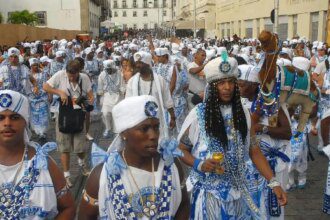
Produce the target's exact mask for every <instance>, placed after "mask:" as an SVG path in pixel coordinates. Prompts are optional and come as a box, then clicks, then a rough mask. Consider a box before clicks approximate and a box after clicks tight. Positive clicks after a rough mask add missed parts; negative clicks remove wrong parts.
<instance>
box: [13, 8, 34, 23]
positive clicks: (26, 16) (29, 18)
mask: <svg viewBox="0 0 330 220" xmlns="http://www.w3.org/2000/svg"><path fill="white" fill-rule="evenodd" d="M8 22H9V23H12V24H26V25H32V26H33V25H35V24H37V22H38V17H37V15H36V14H35V13H30V12H29V11H28V10H23V11H14V12H12V13H11V14H10V15H9V17H8Z"/></svg>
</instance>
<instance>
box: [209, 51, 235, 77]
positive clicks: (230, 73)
mask: <svg viewBox="0 0 330 220" xmlns="http://www.w3.org/2000/svg"><path fill="white" fill-rule="evenodd" d="M204 73H205V78H206V81H207V82H208V83H210V82H214V81H217V80H220V79H224V78H229V77H235V78H237V77H238V75H239V72H238V67H237V61H236V59H235V58H232V57H228V54H227V53H226V52H224V53H222V55H221V57H218V58H215V59H213V60H211V61H210V62H208V63H207V64H206V66H205V67H204Z"/></svg>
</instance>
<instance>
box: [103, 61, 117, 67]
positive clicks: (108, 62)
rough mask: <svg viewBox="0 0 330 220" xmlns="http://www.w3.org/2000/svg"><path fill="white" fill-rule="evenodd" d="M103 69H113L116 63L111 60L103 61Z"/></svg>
mask: <svg viewBox="0 0 330 220" xmlns="http://www.w3.org/2000/svg"><path fill="white" fill-rule="evenodd" d="M103 68H104V69H115V68H116V63H115V61H113V60H105V61H103Z"/></svg>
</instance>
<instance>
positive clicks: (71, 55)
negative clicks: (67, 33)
mask: <svg viewBox="0 0 330 220" xmlns="http://www.w3.org/2000/svg"><path fill="white" fill-rule="evenodd" d="M65 53H66V56H67V59H68V61H70V60H73V59H74V58H75V52H74V49H73V43H72V42H71V41H69V42H68V43H67V45H66V49H65Z"/></svg>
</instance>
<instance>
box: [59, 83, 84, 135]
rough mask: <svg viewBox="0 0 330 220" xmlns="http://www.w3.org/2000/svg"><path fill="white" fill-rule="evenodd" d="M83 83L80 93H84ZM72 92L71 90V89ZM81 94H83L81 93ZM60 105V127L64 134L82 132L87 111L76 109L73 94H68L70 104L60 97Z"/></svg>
mask: <svg viewBox="0 0 330 220" xmlns="http://www.w3.org/2000/svg"><path fill="white" fill-rule="evenodd" d="M81 84H82V83H81V82H80V84H79V86H80V93H82V85H81ZM69 93H70V91H69ZM70 95H71V93H70ZM80 95H81V94H80ZM59 101H60V107H59V115H58V129H59V131H60V132H62V133H64V134H75V133H80V132H81V131H82V130H83V129H84V123H85V111H83V110H82V109H74V108H73V104H72V98H71V96H68V104H67V105H64V104H62V102H61V98H59Z"/></svg>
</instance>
